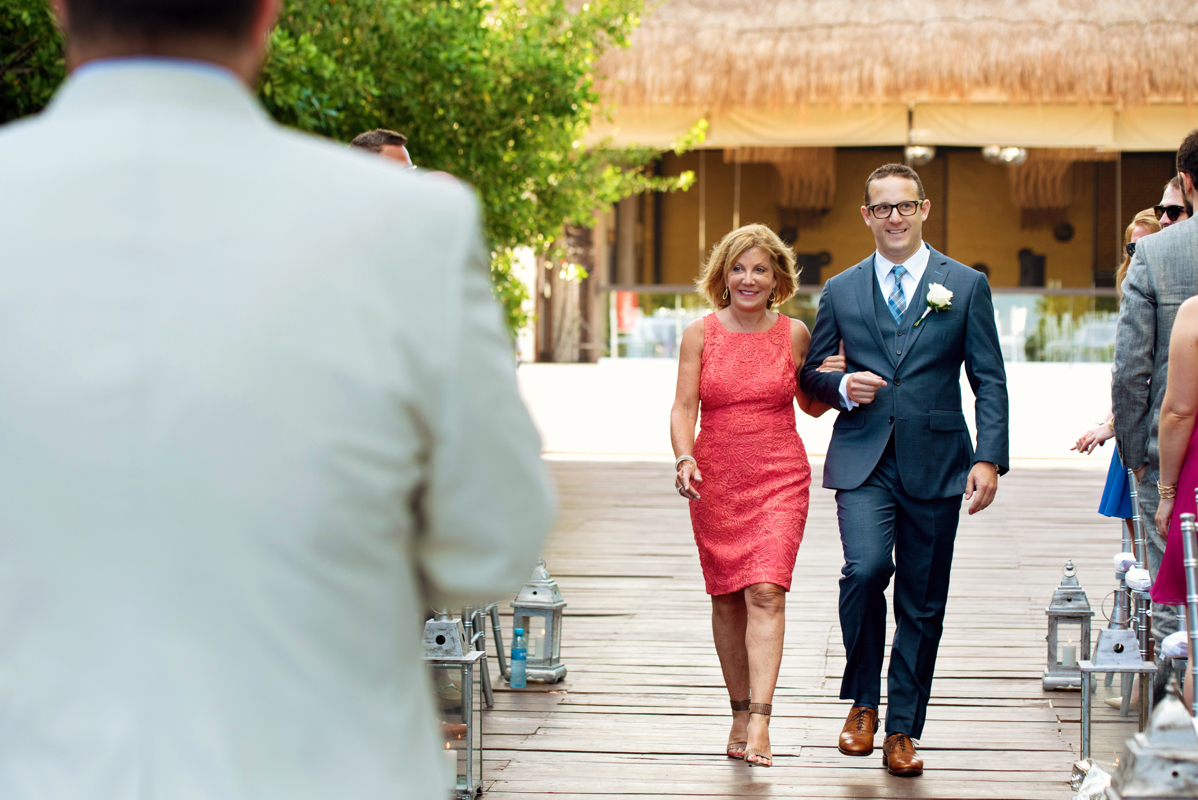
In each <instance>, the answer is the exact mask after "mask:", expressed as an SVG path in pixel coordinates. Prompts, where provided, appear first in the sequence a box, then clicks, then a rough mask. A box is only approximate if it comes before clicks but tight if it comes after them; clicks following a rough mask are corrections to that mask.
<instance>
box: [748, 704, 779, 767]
mask: <svg viewBox="0 0 1198 800" xmlns="http://www.w3.org/2000/svg"><path fill="white" fill-rule="evenodd" d="M773 710H774V706H773V704H772V703H753V704H751V705H750V706H749V716H750V717H751V716H753V715H754V714H757V715H758V716H762V717H768V716H770V714H771V713H773ZM767 724H768V723H767ZM745 744H748V742H746V743H745ZM753 758H758V759H760V760H758V761H753V760H752V759H753ZM744 759H745V763H746V764H750V765H752V766H754V767H772V766H774V754H773V753H767V752H765V751H764V750H755V749H754V750H745V755H744Z"/></svg>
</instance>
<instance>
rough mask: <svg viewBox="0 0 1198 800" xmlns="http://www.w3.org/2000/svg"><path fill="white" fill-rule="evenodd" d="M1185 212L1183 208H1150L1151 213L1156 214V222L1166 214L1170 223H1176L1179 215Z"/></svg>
mask: <svg viewBox="0 0 1198 800" xmlns="http://www.w3.org/2000/svg"><path fill="white" fill-rule="evenodd" d="M1185 210H1186V207H1185V206H1153V207H1152V213H1153V214H1156V218H1157V219H1158V220H1159V219H1160V218H1161V217H1163V216H1165V215H1166V214H1168V215H1169V221H1170V222H1177V218H1178V217H1180V216H1181V213H1182V212H1183V211H1185Z"/></svg>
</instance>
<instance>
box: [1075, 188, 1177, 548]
mask: <svg viewBox="0 0 1198 800" xmlns="http://www.w3.org/2000/svg"><path fill="white" fill-rule="evenodd" d="M1160 229H1161V224H1160V223H1159V222H1157V219H1156V214H1155V213H1154V212H1153V210H1152V209H1151V208H1147V209H1145V210H1143V211H1141V212H1140V213H1139V214H1136V216H1135V219H1133V220H1132V221H1131V224H1130V225H1128V226H1127V230H1126V231H1125V232H1124V234H1123V250H1124V253H1123V263H1121V264H1120V265H1119V270H1118V271H1117V272H1116V273H1115V286H1116V288H1117V289H1118V291H1119V294H1120V296H1122V294H1123V278H1124V277H1125V276H1126V275H1127V267H1128V265H1129V264H1130V263H1131V256H1132V253H1134V252H1135V251H1136V242H1137V241H1139V240H1140V239H1142V238H1144V237H1145V236H1148V235H1149V234H1153V233H1157V232H1158V231H1159V230H1160ZM1114 436H1115V416H1114V414H1112V413H1109V412H1108V413H1107V416H1106V419H1105V420H1103V421H1102V422H1101V423H1099V425H1098V427H1097V428H1094V429H1093V430H1089V431H1086V432H1085V433H1084V434H1083V435H1082V436H1081V438H1079V439H1078V440H1077V443H1076V444H1074V445H1073V447H1071V448H1069V449H1070V450H1076V451H1078V452H1079V453H1082V454H1083V455H1085V454H1089V453H1093V452H1094V449H1095V448H1097V447H1101V446H1102V445H1103V444H1105V443H1106V441H1107V439H1111V438H1113V437H1114ZM1113 449H1114V450H1115V452H1113V453H1111V467H1110V469H1108V470H1107V474H1106V486H1104V487H1103V489H1102V500H1100V501H1099V503H1098V513H1099V514H1102V515H1104V516H1107V517H1113V518H1115V519H1121V520H1123V522H1124V524H1125V525H1126V526H1127V532H1128V538H1129V539H1131V540H1134V538H1135V534H1134V531H1132V527H1131V518H1132V515H1133V512H1132V508H1131V488H1130V487H1129V486H1128V484H1127V470H1126V469H1124V468H1123V462H1122V461H1121V460H1120V459H1119V450H1118V449H1115V448H1113Z"/></svg>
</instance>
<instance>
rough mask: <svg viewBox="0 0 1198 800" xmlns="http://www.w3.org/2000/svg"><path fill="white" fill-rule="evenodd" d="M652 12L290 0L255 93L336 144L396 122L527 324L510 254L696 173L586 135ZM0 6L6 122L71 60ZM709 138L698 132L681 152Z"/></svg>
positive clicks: (49, 28) (460, 1) (46, 32)
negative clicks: (483, 239) (470, 227)
mask: <svg viewBox="0 0 1198 800" xmlns="http://www.w3.org/2000/svg"><path fill="white" fill-rule="evenodd" d="M643 6H644V0H590V2H587V3H583V4H581V5H579V4H577V3H571V4H570V5H569V6H568V5H567V2H566V0H285V2H284V9H283V14H282V17H281V18H280V21H279V25H278V26H277V27H276V29H275V30H274V31H273V33H272V35H271V41H270V52H269V55H268V58H267V62H266V65H265V68H264V70H263V74H262V80H261V83H260V86H259V95H260V97H261V99H262V101H263V103H264V104H265V105H266V107H267V108H268V109H269V111H270V113H271V114H272V115H273V116H274V117H275V118H276V119H277V120H278V121H280V122H282V123H283V124H285V125H290V126H293V127H296V128H299V129H302V130H305V131H310V132H313V133H316V134H320V135H323V136H327V137H329V138H332V139H336V140H339V141H343V142H347V141H349V140H350V139H351V138H353V137H354V136H355V135H357V134H358V133H361V132H362V131H365V130H370V129H373V128H380V127H381V128H392V129H395V130H399V131H401V132H403V133H404V134H406V135H407V136H408V137H409V140H410V141H409V150H411V152H412V156H413V159H414V160H415V161H416V163H417V164H418V165H420V166H422V167H426V168H429V169H438V170H444V171H446V172H448V173H450V174H452V175H456V176H457V177H459V178H462V179H463V180H465V181H467V182H469V183H471V184H472V185H474V186H475V187H476V188H477V190H478V192H479V195H480V196H481V198H482V203H483V208H484V214H485V224H486V234H487V236H488V238H489V240H490V243H491V247H492V249H493V258H492V276H493V278H494V285H495V293H496V296H497V297H498V298H499V299H500V300H501V301H502V302H503V304H504V306H505V307H506V309H507V312H508V323H509V326H510V327H511V328H512V329H513V330H515V329H517V328H519V327H520V326H522V325H523V324H524V323H525V322H526V316H525V313H524V311H523V310H522V303H523V301H524V300H525V299H526V298H527V292H526V290H525V288H524V286H523V285H522V284H521V283H520V282H519V281H517V280H515V279H514V278H513V277H512V274H511V263H512V250H513V249H514V248H517V247H521V246H527V247H532V248H533V249H534V250H536V251H538V252H545V251H547V250H549V249H550V248H552V247H553V246H554V243H555V242H556V241H557V240H558V238H559V235H560V233H561V231H562V228H563V226H564V225H574V224H583V225H585V224H588V223H589V220H590V215H591V214H592V213H593V211H594V210H595V209H597V208H600V207H602V206H603V205H604V204H606V203H610V202H614V201H615V200H618V199H620V198H621V197H625V196H627V195H629V194H633V193H636V192H641V191H654V190H655V191H662V190H674V189H684V188H686V187H687V186H689V185H690V182H691V181H692V180H693V175H691V174H689V173H688V174H685V175H683V176H681V177H678V178H655V177H653V176H652V175H650V174H648V173H647V172H646V169H645V165H646V164H647V163H649V162H650V161H651V160H652V158H653V157H654V156H655V155H656V152H654V151H650V150H639V149H631V150H630V149H624V150H618V151H617V150H612V149H604V148H588V147H585V146H584V145H583V140H584V137H585V136H586V133H587V131H588V129H589V127H590V125H591V122H592V120H593V119H594V118H595V117H596V116H598V115H600V114H602V113H603V110H602V109H601V108H599V106H598V103H599V98H598V95H597V94H596V92H595V91H594V87H593V77H592V75H593V70H594V68H595V63H596V61H597V60H598V58H599V57H600V55H602V53H603V52H604V51H606V50H607V49H609V48H612V47H623V46H627V44H628V37H629V36H630V35H631V33H632V31H633V30H634V29H635V27H636V26H637V24H638V22H639V19H638V14H639V13H640V12H641V10H642V8H643ZM0 7H3V8H4V9H5V12H4V13H3V14H2V15H0V37H2V38H0V46H2V47H3V49H0V68H2V69H3V72H0V77H2V78H3V81H4V83H3V85H2V86H0V102H2V103H3V106H2V108H0V111H2V112H3V113H4V114H5V116H4V117H3V119H6V120H7V119H12V118H15V117H18V116H22V115H24V114H27V113H31V112H33V111H36V110H37V109H39V108H41V106H42V105H44V104H45V102H46V100H47V99H48V98H49V95H50V93H51V92H52V91H53V89H54V88H55V87H56V86H57V84H58V82H59V81H60V80H61V79H62V74H63V70H62V56H61V40H60V38H59V37H58V35H57V33H56V30H55V28H54V25H53V22H52V20H51V18H50V16H49V12H48V11H47V9H46V4H45V0H0ZM9 7H12V8H14V9H17V10H19V12H20V13H18V14H14V13H13V12H12V11H9V10H8V9H9ZM571 9H573V10H571ZM3 92H8V93H7V94H3ZM701 136H702V129H701V128H697V129H696V131H694V132H692V138H690V139H689V140H688V141H685V142H681V143H680V144H679V146H678V147H679V150H681V149H682V148H684V147H689V146H690V145H691V144H693V141H694V138H695V137H701Z"/></svg>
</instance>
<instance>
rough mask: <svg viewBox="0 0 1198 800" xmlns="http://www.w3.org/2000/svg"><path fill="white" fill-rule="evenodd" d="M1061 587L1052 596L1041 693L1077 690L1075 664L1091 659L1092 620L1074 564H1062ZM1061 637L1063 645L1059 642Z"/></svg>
mask: <svg viewBox="0 0 1198 800" xmlns="http://www.w3.org/2000/svg"><path fill="white" fill-rule="evenodd" d="M1063 574H1064V577H1063V578H1061V585H1060V586H1058V587H1057V590H1056V591H1055V592H1053V594H1052V602H1051V603H1049V604H1048V608H1046V609H1044V613H1045V614H1047V615H1048V636H1047V637H1046V639H1047V641H1048V668H1047V669H1045V670H1044V680H1043V684H1044V689H1045V691H1053V690H1056V689H1080V688H1081V686H1082V683H1081V680H1082V678H1081V670H1080V669H1079V668H1078V661H1081V660H1087V659H1089V658H1090V618H1091V617H1093V616H1094V611H1093V609H1091V608H1090V601H1089V599H1087V598H1086V592H1085V590H1083V589H1082V587H1081V584H1079V583H1078V582H1077V570H1076V569H1074V568H1073V561H1066V562H1065V569H1064V570H1063ZM1062 637H1063V638H1064V641H1062Z"/></svg>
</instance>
